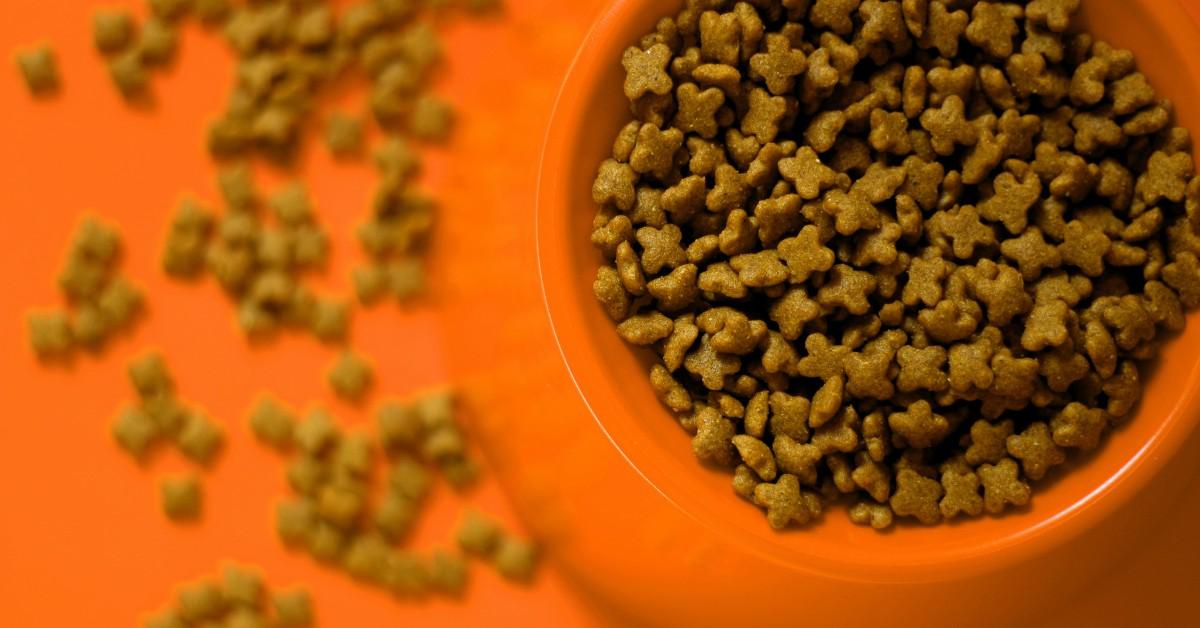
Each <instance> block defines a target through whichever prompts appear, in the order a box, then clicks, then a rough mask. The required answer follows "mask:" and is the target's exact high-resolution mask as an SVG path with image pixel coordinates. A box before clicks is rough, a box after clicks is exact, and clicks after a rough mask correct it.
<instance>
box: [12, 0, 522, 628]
mask: <svg viewBox="0 0 1200 628" xmlns="http://www.w3.org/2000/svg"><path fill="white" fill-rule="evenodd" d="M335 5H336V3H334V2H329V1H324V0H311V1H306V2H296V1H293V0H252V1H249V2H234V1H232V0H147V10H148V11H147V13H148V15H147V16H146V17H145V18H144V19H141V20H138V19H137V18H135V17H134V16H133V14H132V13H131V12H128V11H124V10H116V9H102V10H98V11H96V12H95V13H94V14H93V16H92V23H91V26H92V43H93V45H94V47H95V49H96V51H97V53H98V55H99V56H100V58H101V60H102V62H103V63H104V65H105V68H106V70H107V73H108V75H109V77H110V78H111V79H112V82H113V85H114V87H115V88H116V89H117V90H118V92H119V94H120V95H121V96H122V97H123V98H124V99H125V100H127V101H128V102H130V103H131V104H139V105H143V106H153V103H154V99H153V85H152V72H154V71H157V70H161V69H164V68H166V67H168V66H169V65H170V64H171V63H172V62H173V61H174V58H175V57H176V56H177V55H178V48H179V30H180V28H182V27H183V25H184V24H185V23H186V21H187V20H189V19H194V20H195V21H196V22H198V23H199V24H200V25H201V26H202V27H203V28H205V29H207V30H208V31H210V32H213V33H216V34H219V36H221V37H223V39H224V40H225V41H226V42H227V43H228V45H229V47H230V49H231V50H232V52H233V53H234V55H235V57H236V59H235V61H236V63H235V67H236V71H235V75H234V80H233V85H232V89H231V92H230V96H229V100H228V104H227V106H226V107H225V109H224V111H222V112H221V113H220V114H219V115H218V116H216V118H215V120H214V121H213V122H212V123H211V124H210V125H209V127H208V129H207V133H206V138H207V147H208V151H209V153H210V154H211V156H212V158H213V159H214V160H216V161H218V162H219V163H220V167H219V174H218V181H217V183H218V187H219V190H220V193H221V197H222V205H223V211H221V212H220V213H217V212H213V211H211V210H210V209H209V208H207V207H206V206H205V205H204V204H203V203H201V202H198V201H196V200H194V199H190V198H189V199H185V200H184V201H183V202H182V203H180V205H179V206H178V208H177V210H176V211H175V213H174V215H173V217H172V218H170V220H169V223H168V227H167V238H166V242H165V245H163V246H162V247H161V249H160V250H161V258H160V259H161V268H162V271H163V272H164V273H166V274H167V275H168V276H170V277H173V278H175V279H179V280H187V281H191V280H197V279H200V278H202V277H211V278H212V279H213V280H214V281H215V282H216V283H217V284H218V285H219V286H220V287H221V289H222V291H223V292H224V293H225V294H226V296H228V297H229V299H230V300H231V301H232V302H233V303H234V304H235V306H236V312H237V314H236V317H237V321H238V323H239V326H240V327H241V328H242V330H243V331H244V332H246V334H247V335H248V336H251V337H253V338H255V339H261V338H265V337H268V336H270V335H272V334H274V333H276V332H279V331H282V330H300V329H303V330H307V331H308V332H310V333H311V334H313V335H314V336H315V337H317V338H318V339H320V340H322V341H325V342H327V343H331V344H336V345H340V346H341V348H340V351H341V355H340V357H339V358H338V359H337V360H336V361H335V362H334V363H333V364H332V365H331V367H330V368H329V370H328V371H327V373H326V380H327V382H328V384H329V386H330V387H331V389H332V390H333V392H334V393H335V394H336V395H338V396H340V397H342V398H343V399H345V400H347V401H349V402H352V403H359V402H362V401H363V400H364V398H365V396H366V393H367V391H368V389H370V388H371V386H372V384H373V382H374V369H373V366H372V362H371V361H370V360H369V358H367V357H365V356H363V355H361V354H360V353H358V352H356V351H354V350H352V349H350V348H349V347H348V346H345V345H346V344H347V342H348V339H349V331H350V328H351V326H352V312H353V305H352V303H351V302H350V301H349V300H347V299H341V298H337V297H333V296H326V295H317V294H315V293H314V292H313V291H312V290H311V289H310V288H309V287H308V286H307V285H306V282H305V278H306V277H308V276H309V275H310V274H313V273H319V272H321V271H322V270H323V269H324V267H325V266H326V262H327V259H328V257H329V255H330V249H331V245H330V242H329V237H328V235H327V233H326V232H325V230H324V229H323V228H322V226H321V225H320V223H319V221H318V215H319V214H318V211H317V208H316V207H315V204H314V202H313V200H312V199H311V197H310V195H309V193H308V191H307V187H306V185H305V183H304V181H303V180H302V179H301V178H299V176H300V174H301V173H299V172H297V171H295V170H294V168H293V167H294V166H295V164H296V163H297V162H298V161H299V157H300V155H301V154H302V153H303V151H304V150H305V148H306V142H307V140H308V139H309V137H310V136H312V135H314V131H317V132H318V133H316V134H319V135H320V136H322V137H323V138H324V140H325V148H326V150H328V152H329V153H330V154H331V155H332V156H333V157H335V158H336V159H339V160H360V161H364V162H367V161H368V159H367V156H368V155H370V159H369V163H371V164H372V165H373V166H374V168H375V169H376V171H377V172H378V174H379V178H380V183H379V186H378V190H377V192H376V194H375V196H374V198H373V200H372V203H371V207H370V213H369V216H368V219H367V220H366V221H365V222H364V223H363V224H362V225H361V227H360V229H359V231H358V234H357V235H358V240H359V242H360V244H361V246H362V247H363V249H364V250H365V252H366V253H367V257H368V258H369V262H368V263H367V264H366V265H363V266H360V267H359V268H357V269H355V270H354V271H353V275H352V276H351V277H350V278H349V279H350V283H351V284H352V286H353V290H354V292H355V294H356V296H357V298H358V301H359V302H361V303H362V304H364V305H369V304H373V303H376V302H378V301H380V300H382V299H383V298H384V297H392V298H394V299H396V300H398V301H401V302H404V301H409V300H411V299H412V298H414V297H416V296H417V295H419V294H420V293H421V292H422V290H423V289H424V286H425V271H424V263H423V260H422V256H423V251H424V245H425V242H426V240H427V239H428V237H429V234H430V231H431V229H432V226H433V220H434V210H435V202H434V200H433V199H431V198H429V197H428V196H426V195H425V194H424V193H423V192H422V191H420V190H419V188H418V184H417V178H418V176H419V175H420V171H421V155H420V150H421V148H422V147H423V146H425V145H428V144H430V143H439V142H443V141H445V140H446V139H447V138H448V136H449V133H450V131H451V127H452V123H453V120H454V116H453V111H452V110H451V108H450V106H449V105H448V104H447V103H445V102H443V101H442V100H441V99H439V98H438V97H436V96H434V95H433V94H432V93H431V92H430V86H431V84H432V83H433V82H434V81H435V80H436V79H437V77H438V76H439V74H440V71H441V69H442V66H441V64H440V62H441V56H442V49H441V44H440V42H439V40H438V36H437V32H436V29H435V24H436V21H437V20H438V19H440V18H441V17H442V16H443V15H444V14H445V11H446V10H452V9H466V10H468V11H471V12H474V13H486V12H489V11H494V10H496V9H497V8H498V7H499V2H498V1H497V0H457V1H456V0H360V1H358V2H355V3H353V4H350V5H348V6H345V7H338V6H335ZM16 62H17V63H16V65H17V70H18V71H19V72H20V73H21V75H22V77H23V78H24V80H25V82H26V85H27V87H28V88H29V90H30V92H31V94H32V95H33V96H35V97H44V96H48V95H52V94H54V93H55V92H57V91H58V90H59V88H60V87H61V85H62V82H63V77H61V76H60V74H59V70H58V67H57V60H56V56H55V54H54V51H53V49H52V47H51V46H49V45H44V44H43V45H40V46H37V47H34V48H30V49H26V50H24V51H21V52H20V53H19V54H18V55H17V58H16ZM348 80H356V81H360V82H362V83H365V84H366V87H367V89H366V92H367V93H366V103H365V105H364V106H363V107H362V110H361V111H358V112H354V111H348V110H340V111H329V112H325V111H323V109H325V108H326V107H324V106H323V105H324V100H326V97H327V96H328V94H329V93H330V92H331V91H334V90H335V89H340V87H338V86H344V85H345V84H346V81H348ZM372 127H375V128H376V129H377V130H378V131H380V135H382V138H381V139H380V140H379V141H378V142H377V143H376V144H375V145H374V146H373V147H371V150H370V152H368V150H367V148H368V144H369V143H370V142H371V141H372V136H371V134H370V131H371V129H372ZM260 159H261V160H262V161H265V162H266V163H268V164H270V165H272V166H274V167H276V168H279V169H283V170H285V171H292V172H293V173H294V174H295V175H296V177H297V178H295V179H293V180H292V181H290V182H288V183H286V184H284V185H282V186H280V187H279V188H277V189H275V190H272V191H271V192H270V193H269V194H264V193H263V191H262V190H260V189H259V187H258V186H257V184H256V182H255V175H254V172H255V168H256V166H255V165H254V163H253V162H254V161H255V160H260ZM121 248H122V243H121V241H120V237H119V234H118V233H117V231H116V229H115V228H113V227H111V226H109V225H106V224H104V223H103V222H101V221H99V220H97V219H94V218H87V219H85V220H84V221H83V222H82V224H81V226H80V227H79V230H78V232H77V235H76V237H75V241H74V243H73V244H72V247H71V249H70V252H69V255H68V258H67V263H66V267H65V268H64V269H63V271H62V273H61V275H60V277H59V286H60V288H61V292H62V293H63V296H64V301H65V306H63V307H58V308H55V309H47V310H42V311H40V312H35V313H33V314H31V315H30V316H29V320H28V331H29V336H30V342H31V346H32V348H33V350H34V353H35V354H36V355H37V356H38V357H39V358H41V359H42V360H44V361H45V362H47V363H60V362H63V361H65V360H68V359H70V358H72V357H73V356H74V354H75V352H76V349H77V348H83V349H88V350H92V351H98V350H100V349H102V348H103V347H104V346H105V344H106V342H107V340H108V339H109V338H110V337H111V336H112V335H114V334H116V333H118V332H123V331H126V330H129V329H131V328H132V326H133V324H134V323H135V322H136V320H137V319H138V317H139V314H141V313H142V311H143V307H142V306H143V295H142V293H141V291H140V290H139V289H138V288H137V287H135V286H134V285H133V284H132V283H130V282H129V281H127V280H125V279H124V278H123V277H122V276H120V274H119V273H118V266H119V262H120V254H121ZM128 375H129V379H130V381H131V383H132V384H133V388H134V391H135V393H136V396H137V401H136V403H132V404H129V405H128V406H127V407H126V408H125V409H123V410H122V411H121V412H120V413H119V415H118V417H117V419H116V420H115V421H114V423H113V425H112V428H111V432H112V435H113V437H114V439H115V441H116V443H117V445H118V446H120V448H121V449H123V450H124V451H125V452H126V453H128V454H129V455H130V456H131V457H132V458H133V459H134V460H135V461H137V462H139V463H141V462H146V461H147V460H149V459H150V458H151V457H152V456H153V455H154V454H155V452H156V451H158V450H159V449H162V448H163V446H164V445H171V446H173V447H174V448H175V449H178V451H179V452H180V453H181V454H183V455H184V456H185V457H186V458H188V459H189V460H190V461H191V462H193V463H195V465H197V467H198V468H200V469H208V468H210V467H211V466H213V465H214V464H215V462H216V460H217V459H219V457H220V451H221V449H222V448H223V447H224V446H225V440H226V439H225V432H224V431H223V429H222V428H221V427H220V426H219V424H218V423H216V422H214V421H212V420H210V419H209V418H208V417H206V416H205V414H204V413H203V411H201V410H200V409H199V408H198V407H194V406H190V405H186V404H184V403H183V402H182V401H181V400H180V399H179V396H178V394H177V391H176V386H175V382H174V380H173V378H172V376H171V374H170V372H169V371H168V369H167V366H166V361H165V360H164V359H163V357H162V356H161V355H159V354H157V353H153V352H151V353H146V354H144V355H143V356H141V357H139V358H137V359H135V360H134V361H133V362H132V363H131V364H130V365H129V368H128ZM454 406H455V404H454V399H453V396H452V395H451V394H450V393H448V392H441V393H436V394H435V393H431V394H428V395H424V396H422V397H420V398H418V399H415V400H413V401H412V402H410V403H403V404H402V403H396V402H386V403H384V404H382V405H380V406H379V408H378V410H377V416H378V433H377V434H376V435H368V434H367V433H365V432H357V431H356V432H344V431H343V430H342V428H341V427H339V425H338V423H337V421H336V420H335V419H334V418H333V417H332V416H331V415H330V414H328V413H327V412H325V411H323V410H321V409H319V408H313V409H311V410H310V411H308V412H307V413H306V414H305V416H304V418H303V420H300V419H298V418H297V417H296V416H295V414H294V413H293V412H292V411H291V410H290V409H288V408H286V407H284V406H283V405H282V404H280V403H279V402H276V401H274V400H272V399H271V398H269V397H267V398H264V400H263V401H262V402H261V403H260V404H259V405H258V406H257V407H256V408H255V409H254V411H253V413H252V415H251V428H252V430H253V431H254V433H255V435H256V437H257V438H258V439H259V440H260V441H261V442H263V443H265V444H267V445H270V446H271V447H273V448H274V449H276V450H278V451H279V452H281V453H286V454H288V455H291V456H292V460H291V461H290V462H289V464H288V466H287V479H288V483H289V485H290V487H291V488H292V490H293V491H294V493H295V494H294V495H293V496H292V497H291V498H289V499H288V500H286V501H283V502H281V503H280V504H279V505H278V508H277V513H276V515H277V516H276V522H275V523H276V529H277V532H278V534H279V536H280V539H281V540H282V541H283V543H284V544H285V545H287V546H288V547H290V548H293V549H303V550H305V551H306V552H307V553H309V554H310V555H312V556H313V557H314V558H316V559H318V560H320V561H322V562H323V563H326V564H329V565H331V566H336V567H338V568H340V569H342V570H344V571H345V572H347V573H348V574H349V575H351V576H353V577H354V578H356V579H358V580H360V581H363V582H365V583H369V584H372V585H374V586H377V587H379V588H382V589H384V590H388V591H391V592H392V593H394V594H396V595H398V596H401V597H405V598H411V597H417V596H421V595H423V594H427V593H437V594H443V595H451V596H457V595H460V594H461V593H462V592H463V591H464V589H465V587H466V585H467V579H468V567H467V562H466V557H468V556H472V557H476V558H479V559H481V560H483V561H486V562H487V563H489V564H491V565H492V566H494V568H495V569H496V570H497V571H498V572H499V573H500V574H501V575H502V576H504V577H505V578H508V579H510V580H514V581H528V580H529V579H530V578H531V577H532V575H533V571H534V568H535V564H536V552H535V549H534V546H533V544H532V543H531V542H529V541H527V540H525V539H522V538H520V537H518V536H516V535H514V534H511V533H509V532H507V531H505V530H504V529H502V528H501V527H500V526H499V525H498V524H497V523H495V522H494V521H492V520H491V519H490V518H488V517H486V516H484V515H482V514H480V513H478V512H476V511H474V510H467V511H465V513H464V515H463V517H462V518H461V522H460V525H459V528H458V529H457V531H456V532H455V534H454V538H453V539H451V541H452V542H453V543H454V544H456V545H457V550H448V549H439V550H433V551H429V552H419V551H417V550H415V549H412V548H408V547H406V541H407V540H408V537H409V532H410V530H411V528H412V527H413V526H414V525H415V524H416V523H417V522H418V520H419V516H420V514H421V512H422V510H423V508H422V507H423V505H424V503H425V501H426V499H425V498H426V495H427V493H428V492H429V491H430V490H431V489H432V486H433V485H432V482H433V478H432V475H431V472H436V473H438V474H440V475H441V476H442V477H443V478H444V479H445V480H446V482H447V483H448V484H449V485H451V486H452V487H453V488H455V489H456V490H465V489H467V488H468V487H470V486H471V485H472V483H473V482H474V480H475V479H476V477H477V475H478V473H479V468H478V466H477V464H476V463H475V461H474V460H472V459H471V458H470V457H469V456H468V453H467V445H466V438H465V434H464V433H463V431H462V430H461V429H460V428H459V426H458V424H457V421H456V418H455V414H456V411H455V407H454ZM380 466H382V468H383V469H384V470H385V473H382V477H379V476H380V475H381V474H380V470H379V469H377V467H380ZM202 489H203V487H202V484H201V478H200V476H199V475H198V474H197V473H195V472H188V473H183V474H178V475H168V476H164V477H163V478H162V479H161V483H160V496H161V501H162V504H161V505H162V510H163V512H164V514H165V515H166V516H167V518H168V519H170V520H171V521H173V522H176V523H185V522H187V523H195V522H197V521H199V520H202V518H203V511H204V499H203V490H202ZM262 602H263V585H262V581H261V577H260V576H258V574H256V573H254V572H253V571H250V570H246V569H242V568H233V567H231V568H230V569H228V570H227V571H226V573H225V578H224V582H223V583H221V584H218V583H216V582H214V581H207V580H206V581H202V582H199V583H196V584H192V585H188V586H186V587H183V588H181V589H180V592H179V596H178V601H177V604H176V605H175V607H174V608H172V609H170V610H168V611H166V612H164V613H162V614H160V615H156V616H154V617H151V618H149V620H148V621H147V624H146V625H147V626H154V627H160V628H172V627H175V626H185V625H201V624H203V625H209V624H213V625H217V624H220V625H227V626H231V627H232V626H238V627H242V628H253V627H254V626H267V625H272V626H297V627H298V626H308V625H311V624H312V623H313V616H312V615H313V612H312V608H311V602H310V599H309V597H308V595H307V593H305V592H303V591H295V592H292V593H281V594H276V595H275V596H273V604H272V606H273V608H272V609H270V610H269V609H266V608H264V605H263V604H262Z"/></svg>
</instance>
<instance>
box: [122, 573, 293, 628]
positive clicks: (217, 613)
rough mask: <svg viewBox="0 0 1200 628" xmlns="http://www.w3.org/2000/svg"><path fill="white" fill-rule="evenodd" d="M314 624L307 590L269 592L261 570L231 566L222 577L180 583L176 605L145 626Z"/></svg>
mask: <svg viewBox="0 0 1200 628" xmlns="http://www.w3.org/2000/svg"><path fill="white" fill-rule="evenodd" d="M268 596H269V598H270V599H269V600H268ZM313 624H314V613H313V608H312V599H311V597H310V596H309V594H308V592H307V591H306V590H304V589H299V588H297V589H288V590H276V591H268V590H267V587H266V585H265V583H264V582H263V577H262V575H261V573H260V572H259V570H258V569H256V568H252V567H246V566H242V565H228V566H226V567H225V569H224V572H223V574H222V575H221V577H220V578H219V579H218V578H209V579H203V580H199V581H196V582H191V583H187V584H184V585H182V586H180V587H179V588H178V592H177V594H176V596H175V603H174V605H173V606H172V607H171V608H169V609H167V610H164V611H160V612H157V613H155V614H154V615H151V616H150V617H148V618H147V619H146V621H145V624H144V625H145V626H146V628H184V627H186V626H227V627H228V628H267V627H268V626H279V627H280V628H283V627H295V628H303V627H307V626H312V625H313Z"/></svg>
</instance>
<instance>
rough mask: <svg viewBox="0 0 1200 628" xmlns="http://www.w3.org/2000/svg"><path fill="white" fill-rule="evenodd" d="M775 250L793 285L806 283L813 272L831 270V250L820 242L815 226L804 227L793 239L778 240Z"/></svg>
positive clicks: (819, 235)
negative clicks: (785, 265)
mask: <svg viewBox="0 0 1200 628" xmlns="http://www.w3.org/2000/svg"><path fill="white" fill-rule="evenodd" d="M777 250H778V252H779V257H780V259H782V260H783V263H784V264H787V268H788V273H789V274H790V280H791V282H792V283H794V284H801V283H804V282H806V281H808V278H809V277H810V276H811V275H812V274H813V273H814V272H825V271H827V270H829V269H830V268H833V259H834V255H833V250H832V249H830V248H829V247H827V246H825V245H824V244H823V243H822V242H821V230H820V228H819V227H817V226H816V225H805V226H804V227H803V228H802V229H800V233H798V234H796V235H795V237H791V238H784V239H783V240H780V242H779V246H778V247H777Z"/></svg>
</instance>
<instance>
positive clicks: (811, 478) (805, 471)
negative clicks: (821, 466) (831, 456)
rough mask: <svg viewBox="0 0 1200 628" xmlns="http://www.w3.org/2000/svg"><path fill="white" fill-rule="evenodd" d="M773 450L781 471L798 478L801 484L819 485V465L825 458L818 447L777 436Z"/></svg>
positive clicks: (787, 437)
mask: <svg viewBox="0 0 1200 628" xmlns="http://www.w3.org/2000/svg"><path fill="white" fill-rule="evenodd" d="M771 448H772V451H773V452H774V453H775V462H776V463H777V465H778V466H779V469H780V470H781V471H783V472H784V473H790V474H792V475H794V476H796V477H797V478H798V479H799V480H800V483H801V484H805V485H810V486H811V485H813V484H816V483H817V464H818V463H820V462H821V458H823V457H824V456H823V454H822V453H821V450H820V449H818V448H817V446H816V445H813V444H810V443H799V442H796V440H795V439H793V438H792V437H790V436H787V435H781V434H776V435H775V440H774V442H773V443H772V445H771Z"/></svg>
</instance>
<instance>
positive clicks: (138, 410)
mask: <svg viewBox="0 0 1200 628" xmlns="http://www.w3.org/2000/svg"><path fill="white" fill-rule="evenodd" d="M128 372H129V379H130V382H131V383H132V384H133V388H134V390H135V391H136V392H137V395H138V404H137V405H135V406H129V407H127V408H125V409H124V410H122V411H121V414H120V416H119V417H118V418H117V421H116V423H114V424H113V427H112V434H113V437H114V438H115V439H116V441H117V444H118V445H120V447H121V448H122V449H124V450H125V452H126V453H128V454H129V455H130V456H132V457H133V458H134V459H135V460H138V461H139V462H140V461H143V460H145V459H146V458H147V457H148V456H149V455H150V454H151V453H152V452H153V450H154V449H155V448H156V446H157V445H158V444H160V443H162V442H164V441H171V442H173V443H174V445H175V447H176V448H178V449H179V452H180V453H182V454H183V455H184V456H185V457H187V458H188V459H189V460H191V461H193V462H195V463H196V464H198V465H201V466H208V465H211V464H212V462H213V461H214V460H215V459H216V456H217V453H218V452H219V451H220V449H221V445H222V444H223V443H224V441H225V435H224V433H223V432H222V431H221V428H220V426H218V425H217V424H216V423H214V422H213V421H212V420H211V419H209V418H208V417H206V416H205V415H204V413H203V412H201V411H199V410H197V409H195V408H188V407H186V406H184V405H183V404H182V402H180V400H179V399H178V398H177V397H176V395H175V382H174V380H173V379H172V377H171V374H170V372H169V371H168V370H167V366H166V363H165V362H164V361H163V359H162V356H160V355H159V354H157V353H148V354H146V355H144V356H142V357H140V358H138V359H136V360H134V361H133V362H131V363H130V365H129V369H128Z"/></svg>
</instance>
